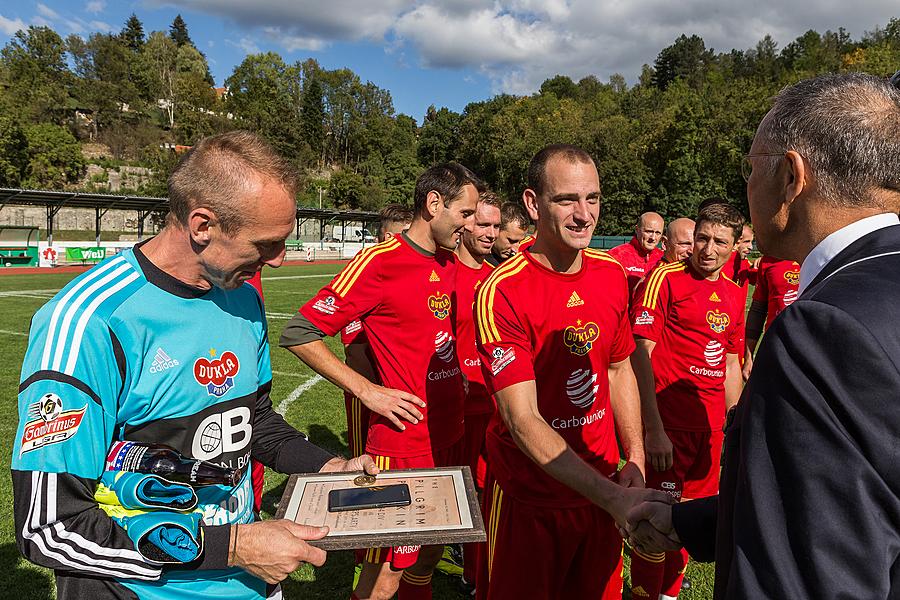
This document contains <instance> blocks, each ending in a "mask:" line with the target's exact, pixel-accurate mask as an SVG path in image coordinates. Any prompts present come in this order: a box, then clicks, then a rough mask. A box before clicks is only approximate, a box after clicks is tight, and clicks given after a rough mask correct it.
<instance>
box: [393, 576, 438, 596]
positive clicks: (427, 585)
mask: <svg viewBox="0 0 900 600" xmlns="http://www.w3.org/2000/svg"><path fill="white" fill-rule="evenodd" d="M397 599H398V600H431V575H413V574H412V573H410V572H409V571H408V570H407V571H403V576H402V577H401V578H400V589H399V590H397Z"/></svg>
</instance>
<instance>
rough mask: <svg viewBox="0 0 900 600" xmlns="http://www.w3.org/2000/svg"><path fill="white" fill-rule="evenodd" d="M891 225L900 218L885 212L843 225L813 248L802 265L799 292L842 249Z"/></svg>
mask: <svg viewBox="0 0 900 600" xmlns="http://www.w3.org/2000/svg"><path fill="white" fill-rule="evenodd" d="M891 225H900V218H898V217H897V215H896V214H894V213H883V214H880V215H873V216H871V217H866V218H865V219H860V220H859V221H855V222H853V223H850V224H849V225H847V226H845V227H841V228H840V229H838V230H837V231H835V232H834V233H832V234H831V235H829V236H828V237H827V238H825V239H824V240H822V241H821V242H819V243H818V244H816V247H815V248H813V249H812V252H810V253H809V256H807V257H806V260H804V261H803V264H802V265H800V288H799V290H798V292H799V293H800V294H802V293H803V290H805V289H806V288H807V286H809V284H810V283H812V281H813V279H815V278H816V276H817V275H818V274H819V273H821V272H822V269H824V268H825V265H827V264H828V263H830V262H831V260H832V259H833V258H834V257H835V256H837V255H838V254H839V253H840V252H841V250H843V249H844V248H846V247H847V246H849V245H850V244H852V243H853V242H855V241H856V240H858V239H860V238H861V237H863V236H865V235H868V234H870V233H872V232H873V231H877V230H879V229H883V228H885V227H890V226H891Z"/></svg>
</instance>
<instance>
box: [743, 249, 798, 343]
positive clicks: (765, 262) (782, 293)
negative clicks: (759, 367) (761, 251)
mask: <svg viewBox="0 0 900 600" xmlns="http://www.w3.org/2000/svg"><path fill="white" fill-rule="evenodd" d="M799 287H800V265H799V263H796V262H794V261H792V260H779V259H777V258H772V257H771V256H763V258H762V260H761V261H760V262H759V276H758V277H757V280H756V289H754V290H753V299H754V300H761V301H763V302H765V303H766V304H767V306H768V310H767V314H766V330H768V329H769V325H771V324H772V321H774V320H775V317H777V316H778V314H779V313H780V312H781V311H783V310H784V309H785V308H787V307H788V306H790V305H791V304H793V303H794V300H796V299H797V294H798V291H797V290H798V288H799Z"/></svg>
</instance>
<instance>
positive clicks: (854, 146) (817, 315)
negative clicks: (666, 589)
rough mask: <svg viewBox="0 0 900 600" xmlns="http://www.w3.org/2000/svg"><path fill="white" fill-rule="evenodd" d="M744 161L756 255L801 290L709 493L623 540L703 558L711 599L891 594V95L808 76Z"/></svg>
mask: <svg viewBox="0 0 900 600" xmlns="http://www.w3.org/2000/svg"><path fill="white" fill-rule="evenodd" d="M745 161H746V163H747V164H746V167H749V169H748V168H745V169H744V172H745V177H747V197H748V200H749V205H750V215H751V220H752V222H753V227H754V230H755V232H756V236H757V241H758V244H759V247H760V250H761V251H762V252H764V253H765V254H769V255H774V256H776V257H779V258H783V259H787V260H795V261H797V262H799V263H801V265H802V266H801V271H800V296H799V299H798V300H797V301H796V302H795V303H794V304H793V305H791V306H790V307H789V308H788V309H787V310H785V311H784V312H783V313H782V314H780V315H779V316H778V318H777V319H776V320H775V321H774V323H773V325H772V326H771V328H770V329H769V331H768V332H767V333H766V336H765V337H764V338H763V341H762V344H761V346H760V348H759V351H758V353H757V357H756V363H755V366H754V369H753V373H752V375H751V376H750V380H749V381H748V383H747V387H746V388H745V390H744V394H743V396H742V398H741V401H740V402H739V404H738V406H737V408H736V412H735V414H734V420H733V423H732V424H731V425H730V426H729V427H728V429H727V435H726V440H725V459H724V470H723V474H722V480H721V486H720V493H719V496H717V497H712V498H707V499H703V500H698V501H695V502H688V503H684V504H680V505H675V506H674V507H672V506H667V505H663V504H653V503H644V504H642V505H640V506H639V507H637V508H636V509H634V510H633V511H632V512H631V513H630V514H629V521H630V524H629V530H630V536H631V540H632V543H633V544H635V545H637V547H638V548H643V549H652V548H657V547H660V546H662V547H663V548H662V549H669V548H670V547H672V546H677V545H678V543H679V542H683V544H684V546H685V547H686V548H687V549H688V551H689V552H690V553H691V554H692V555H693V556H694V557H695V558H698V559H701V560H704V559H705V560H711V559H713V558H715V560H716V584H715V597H716V598H717V599H719V598H728V599H732V598H753V599H759V598H900V460H898V458H900V456H898V455H900V220H898V218H897V215H896V213H897V210H898V208H900V167H898V165H900V91H898V89H897V88H896V87H894V86H893V85H891V84H890V83H888V82H886V81H884V80H881V79H877V78H875V77H871V76H868V75H861V74H844V75H826V76H821V77H817V78H815V79H811V80H808V81H802V82H800V83H798V84H796V85H794V86H792V87H790V88H787V89H785V90H784V91H782V92H781V93H780V94H779V95H778V96H777V97H776V99H775V101H774V104H773V107H772V109H771V110H770V111H769V113H768V114H767V115H766V117H765V118H764V119H763V121H762V123H761V124H760V126H759V129H758V130H757V132H756V137H755V138H754V140H753V145H752V147H751V150H750V154H749V155H748V156H747V157H746V159H745ZM648 522H649V524H652V525H653V526H654V527H655V528H656V530H654V529H652V528H651V527H650V525H649V524H648ZM659 532H662V533H664V534H666V535H667V536H668V540H662V541H661V538H660V535H659Z"/></svg>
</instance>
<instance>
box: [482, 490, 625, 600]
mask: <svg viewBox="0 0 900 600" xmlns="http://www.w3.org/2000/svg"><path fill="white" fill-rule="evenodd" d="M486 483H487V484H488V486H489V487H488V488H485V491H484V503H483V507H484V509H483V513H484V519H485V527H486V528H487V530H488V531H487V560H486V561H485V563H486V564H484V563H483V565H482V571H481V572H480V573H479V576H484V575H486V577H487V582H488V583H487V585H485V586H482V584H481V582H482V581H483V579H479V583H478V587H477V588H476V593H477V594H478V596H477V597H478V598H488V599H490V600H498V599H501V600H505V599H507V598H508V599H513V598H515V599H520V598H542V599H547V600H553V599H559V600H571V599H573V598H593V599H597V600H621V598H622V568H623V566H622V538H621V537H620V536H619V532H618V530H617V529H616V525H615V522H614V521H613V519H612V517H610V516H609V514H608V513H607V512H606V511H604V510H602V509H600V508H599V507H597V506H594V505H593V504H590V505H587V506H579V507H575V508H566V509H554V508H547V507H543V506H533V505H531V504H526V503H524V502H520V501H517V500H515V499H514V498H512V497H510V496H508V495H507V494H504V493H503V490H501V489H500V486H499V485H497V483H496V482H495V481H492V480H491V478H490V477H489V478H488V481H487V482H486ZM485 588H486V589H485ZM485 592H486V593H485Z"/></svg>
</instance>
